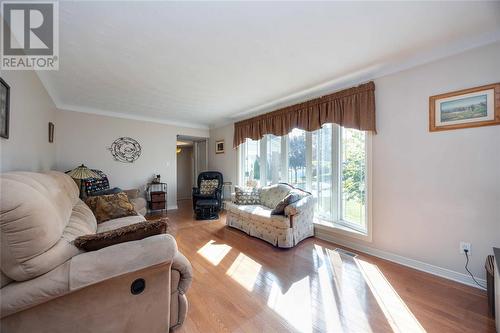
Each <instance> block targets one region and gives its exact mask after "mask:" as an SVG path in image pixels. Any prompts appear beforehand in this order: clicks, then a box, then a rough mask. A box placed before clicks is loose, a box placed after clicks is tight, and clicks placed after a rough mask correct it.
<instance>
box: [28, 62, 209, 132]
mask: <svg viewBox="0 0 500 333" xmlns="http://www.w3.org/2000/svg"><path fill="white" fill-rule="evenodd" d="M36 74H37V75H38V78H39V79H40V82H42V85H43V86H44V87H45V90H46V91H47V93H48V94H49V96H50V98H51V99H52V102H53V103H54V105H55V106H56V108H57V109H58V110H60V111H70V112H80V113H88V114H94V115H99V116H106V117H114V118H121V119H129V120H139V121H147V122H152V123H157V124H164V125H171V126H178V127H185V128H194V129H204V130H208V129H209V126H208V125H204V124H199V123H191V122H189V123H187V122H182V121H175V120H168V119H163V118H157V117H149V116H141V115H133V114H128V113H123V112H116V111H109V110H102V109H96V108H88V107H84V106H78V105H71V104H67V103H63V102H61V99H60V98H59V96H58V95H57V93H56V89H55V88H54V87H53V86H52V84H51V83H50V80H49V79H48V78H47V77H46V76H45V75H46V71H36Z"/></svg>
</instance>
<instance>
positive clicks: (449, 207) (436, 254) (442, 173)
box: [210, 43, 500, 278]
mask: <svg viewBox="0 0 500 333" xmlns="http://www.w3.org/2000/svg"><path fill="white" fill-rule="evenodd" d="M499 59H500V43H496V44H494V45H490V46H487V47H482V48H479V49H475V50H472V51H469V52H467V53H463V54H460V55H457V56H453V57H450V58H447V59H443V60H440V61H437V62H434V63H430V64H427V65H423V66H420V67H417V68H414V69H411V70H407V71H404V72H400V73H397V74H393V75H390V76H387V77H383V78H380V79H377V80H375V84H376V108H377V130H378V134H377V135H375V136H374V137H373V184H372V185H373V202H372V204H373V240H372V242H364V241H360V240H356V239H351V238H348V237H343V236H336V238H337V239H340V240H346V241H348V242H352V243H358V244H361V245H364V246H365V247H366V246H367V247H371V248H374V249H377V250H380V251H385V252H389V253H392V254H396V255H400V256H403V257H406V258H410V259H414V260H418V261H421V262H423V263H427V264H431V265H435V266H438V267H442V268H445V269H449V270H452V271H455V272H460V273H465V271H464V268H463V267H464V264H465V258H464V256H463V255H462V254H459V242H460V241H468V242H470V243H472V257H471V258H472V262H471V264H470V267H471V269H472V271H473V272H474V274H475V275H476V276H478V277H481V278H484V275H485V274H484V260H485V258H486V256H487V255H488V254H490V253H492V247H493V246H497V247H498V246H500V172H499V171H500V126H489V127H481V128H471V129H463V130H454V131H444V132H435V133H430V132H429V130H428V110H429V96H432V95H436V94H441V93H446V92H450V91H454V90H459V89H465V88H471V87H475V86H479V85H484V84H489V83H494V82H500V65H499ZM232 131H233V129H232V125H229V126H225V127H222V128H217V129H212V130H211V131H210V168H211V169H215V170H220V171H222V172H223V173H224V176H226V177H228V178H232V179H236V167H235V165H236V159H237V155H236V153H235V152H233V151H231V149H229V150H227V152H226V154H224V155H216V154H215V151H214V148H213V146H214V144H215V143H214V142H215V140H217V139H225V140H226V146H227V147H231V145H232V142H233V141H232V133H233V132H232Z"/></svg>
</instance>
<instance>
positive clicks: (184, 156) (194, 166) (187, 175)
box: [176, 135, 208, 200]
mask: <svg viewBox="0 0 500 333" xmlns="http://www.w3.org/2000/svg"><path fill="white" fill-rule="evenodd" d="M207 141H208V139H206V138H196V137H188V136H180V135H178V136H177V143H176V145H177V146H176V155H177V200H186V199H191V192H192V188H193V187H194V186H196V180H197V177H198V174H199V173H200V172H202V171H206V170H207V167H208V151H207V148H208V142H207Z"/></svg>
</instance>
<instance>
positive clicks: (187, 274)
mask: <svg viewBox="0 0 500 333" xmlns="http://www.w3.org/2000/svg"><path fill="white" fill-rule="evenodd" d="M172 270H176V271H178V272H179V274H180V277H181V278H180V280H179V286H178V287H177V290H179V293H180V294H185V293H186V292H187V291H188V289H189V287H190V286H191V283H192V282H193V267H192V266H191V263H190V262H189V260H188V259H187V258H186V257H185V256H184V255H183V254H182V253H180V252H177V253H176V254H175V256H174V260H173V261H172Z"/></svg>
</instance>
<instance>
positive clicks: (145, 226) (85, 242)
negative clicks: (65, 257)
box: [74, 218, 168, 251]
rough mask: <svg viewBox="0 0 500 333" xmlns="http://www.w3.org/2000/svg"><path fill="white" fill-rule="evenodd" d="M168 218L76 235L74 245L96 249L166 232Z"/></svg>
mask: <svg viewBox="0 0 500 333" xmlns="http://www.w3.org/2000/svg"><path fill="white" fill-rule="evenodd" d="M167 221H168V219H167V218H163V219H160V220H157V221H151V222H150V221H144V222H139V223H135V224H130V225H127V226H124V227H121V228H117V229H113V230H109V231H105V232H100V233H97V234H92V235H85V236H80V237H77V238H76V239H75V240H74V245H75V246H76V247H77V248H79V249H82V250H85V251H96V250H99V249H102V248H104V247H108V246H112V245H115V244H120V243H125V242H130V241H136V240H141V239H144V238H146V237H150V236H154V235H159V234H165V233H167V227H168V224H167Z"/></svg>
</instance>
